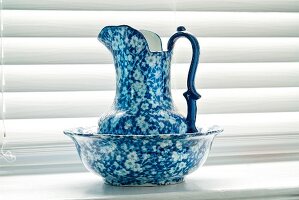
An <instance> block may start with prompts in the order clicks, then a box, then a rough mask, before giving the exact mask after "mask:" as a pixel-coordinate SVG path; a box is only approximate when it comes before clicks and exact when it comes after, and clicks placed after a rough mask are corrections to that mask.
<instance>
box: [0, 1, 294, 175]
mask: <svg viewBox="0 0 299 200" xmlns="http://www.w3.org/2000/svg"><path fill="white" fill-rule="evenodd" d="M298 11H299V1H294V0H275V1H274V0H242V1H232V0H222V1H220V0H199V1H198V0H188V1H187V0H184V1H183V0H165V1H158V0H151V1H137V0H127V1H121V0H112V1H99V0H86V1H78V0H60V1H56V0H49V1H40V0H2V10H1V24H2V26H1V27H2V30H1V35H2V37H1V51H2V53H1V56H2V57H1V63H2V65H1V72H2V76H1V79H2V81H1V82H2V85H1V87H2V88H1V89H2V96H1V104H2V110H1V116H2V121H3V123H2V126H1V127H0V128H1V140H2V142H4V139H3V135H4V134H6V138H5V141H6V144H5V146H4V153H5V152H7V151H11V152H12V154H13V155H15V156H16V161H15V162H6V161H5V159H3V158H0V166H1V167H0V170H1V171H0V173H1V174H4V175H15V174H32V173H37V172H38V173H48V172H69V171H83V170H84V168H83V166H82V164H81V162H80V160H79V158H78V157H77V153H76V151H75V147H74V145H73V143H72V142H71V141H70V139H69V138H68V137H66V136H64V135H63V133H62V131H63V130H64V129H67V128H70V127H77V126H85V125H86V126H89V125H96V124H97V118H98V116H99V114H100V113H101V112H103V111H105V110H106V109H107V106H108V105H111V103H112V101H113V97H114V88H115V86H114V84H115V81H114V79H115V75H114V67H113V64H112V56H111V55H110V53H109V52H108V51H107V50H106V48H105V47H104V46H103V45H102V44H101V43H99V42H98V41H97V38H96V37H97V34H98V33H99V31H100V29H101V28H103V27H104V26H106V25H112V24H115V25H116V24H129V25H131V26H133V27H135V28H137V29H146V30H151V31H154V32H156V33H158V34H159V35H160V36H161V37H162V38H163V39H162V40H163V44H164V45H166V43H167V40H168V38H169V37H170V36H171V35H172V34H173V33H174V32H175V30H176V27H177V26H179V25H184V26H185V27H186V28H187V30H188V31H190V32H192V33H193V34H195V35H196V36H197V37H198V39H199V43H200V46H201V57H200V64H199V67H198V71H197V76H196V85H197V88H198V91H199V93H200V94H201V95H202V98H201V99H200V100H199V101H198V119H197V121H198V126H202V125H204V126H207V125H209V124H217V125H219V126H221V127H223V128H224V129H225V132H224V134H222V135H221V136H219V137H218V138H217V139H216V141H215V143H214V146H213V148H212V152H211V154H210V157H209V159H208V161H207V163H206V164H207V165H215V164H221V165H222V164H238V163H239V164H240V163H256V162H276V161H294V160H298V157H299V154H298V152H299V149H298V145H299V135H298V130H299V56H298V55H299V13H298ZM190 58H191V47H190V45H189V43H188V42H187V41H183V40H182V41H179V42H178V43H177V44H176V47H175V58H174V61H173V64H172V86H173V96H174V101H175V103H176V105H177V107H178V108H179V110H180V111H181V112H182V113H186V112H185V110H186V106H185V104H186V103H185V100H184V98H183V96H182V93H183V92H184V91H185V87H186V85H185V84H186V77H187V70H188V67H189V62H190Z"/></svg>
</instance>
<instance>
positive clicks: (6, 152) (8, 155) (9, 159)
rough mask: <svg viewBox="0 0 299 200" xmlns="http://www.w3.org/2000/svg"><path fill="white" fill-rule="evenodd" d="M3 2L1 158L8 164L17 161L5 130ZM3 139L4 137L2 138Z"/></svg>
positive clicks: (1, 2)
mask: <svg viewBox="0 0 299 200" xmlns="http://www.w3.org/2000/svg"><path fill="white" fill-rule="evenodd" d="M2 8H3V0H0V18H1V30H0V36H1V78H2V82H1V85H2V87H1V97H2V105H1V106H2V112H1V117H2V132H3V138H2V142H1V143H2V144H0V145H1V148H0V158H3V159H4V160H6V161H7V162H14V161H15V160H16V156H15V155H13V153H12V152H11V151H9V150H5V145H6V144H7V137H6V128H5V99H4V87H5V77H4V66H3V64H4V62H3V59H4V52H3V39H2V38H3V12H2ZM1 137H2V136H1Z"/></svg>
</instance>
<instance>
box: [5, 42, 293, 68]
mask: <svg viewBox="0 0 299 200" xmlns="http://www.w3.org/2000/svg"><path fill="white" fill-rule="evenodd" d="M198 39H199V43H200V45H201V58H200V60H201V62H203V63H205V62H208V63H211V62H217V63H220V62H298V61H299V56H298V55H299V37H294V38H284V37H279V38H276V37H273V38H251V37H249V38H247V37H241V38H238V37H237V38H223V37H221V38H207V37H206V38H198ZM2 41H3V50H4V52H3V56H4V64H23V65H24V64H95V63H112V55H111V54H110V53H109V51H108V50H107V49H106V48H105V47H104V46H103V45H102V44H100V43H99V42H98V41H97V39H96V38H25V37H21V38H19V37H4V38H3V39H2ZM167 41H168V38H162V42H163V44H166V43H167ZM174 60H176V61H177V62H179V63H188V62H190V60H191V47H190V44H189V42H188V41H187V40H185V39H182V40H179V41H178V42H177V45H176V48H175V59H174Z"/></svg>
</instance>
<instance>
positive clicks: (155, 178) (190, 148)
mask: <svg viewBox="0 0 299 200" xmlns="http://www.w3.org/2000/svg"><path fill="white" fill-rule="evenodd" d="M95 129H96V128H91V129H90V128H78V129H74V130H69V131H65V134H67V135H68V136H70V137H71V138H72V139H73V140H74V142H75V144H76V147H77V150H78V153H79V155H80V158H81V160H82V162H83V163H84V165H85V166H86V168H87V169H88V170H90V171H92V172H94V173H96V174H99V175H101V176H102V177H104V179H105V182H106V183H108V184H111V185H118V186H121V185H165V184H173V183H179V182H182V181H183V180H184V176H185V175H187V174H189V173H191V172H192V171H194V170H195V169H197V168H198V167H199V166H201V165H202V164H203V163H204V162H205V160H206V158H207V156H208V153H209V150H210V148H211V144H212V141H213V139H214V137H215V135H216V134H218V133H220V132H221V131H222V130H221V129H219V128H217V127H216V128H213V129H210V130H208V132H206V131H203V130H202V129H200V130H201V132H198V133H192V134H179V135H178V134H175V135H174V134H172V135H170V134H163V135H162V134H160V135H135V136H134V135H109V134H108V135H99V134H96V130H95Z"/></svg>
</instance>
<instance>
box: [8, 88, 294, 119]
mask: <svg viewBox="0 0 299 200" xmlns="http://www.w3.org/2000/svg"><path fill="white" fill-rule="evenodd" d="M184 91H185V90H173V97H174V102H175V103H176V105H177V106H178V109H179V110H180V112H182V113H185V111H186V101H185V99H184V97H183V95H182V94H183V92H184ZM114 93H115V92H114V91H101V92H24V93H21V92H17V93H11V92H10V93H5V96H4V97H5V101H6V113H5V117H6V118H7V119H15V118H17V119H20V118H72V117H95V116H98V115H99V114H100V113H102V112H104V111H107V110H108V109H109V105H111V104H112V102H113V98H114ZM199 93H200V94H201V95H202V98H201V99H200V100H199V101H198V113H201V114H213V113H214V114H216V113H253V112H296V111H299V101H298V99H299V88H297V87H296V88H246V89H202V90H199Z"/></svg>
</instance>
